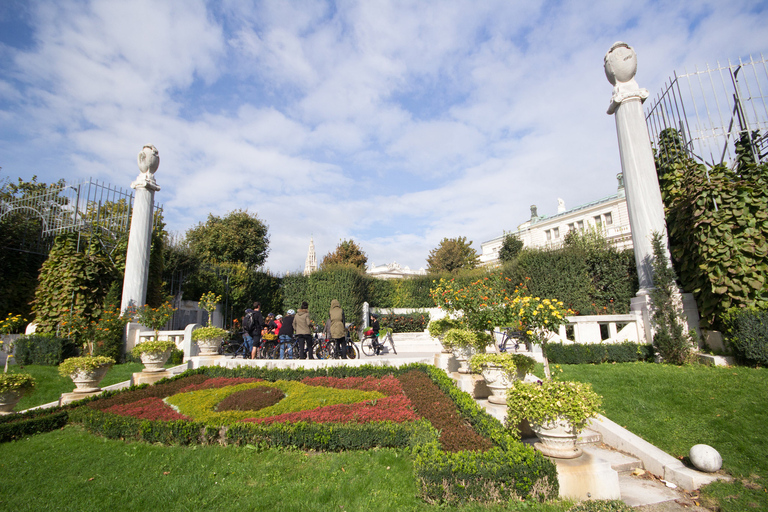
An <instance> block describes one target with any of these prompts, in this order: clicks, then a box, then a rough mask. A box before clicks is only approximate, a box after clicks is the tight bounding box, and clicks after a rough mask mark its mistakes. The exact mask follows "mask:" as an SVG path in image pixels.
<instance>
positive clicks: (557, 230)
mask: <svg viewBox="0 0 768 512" xmlns="http://www.w3.org/2000/svg"><path fill="white" fill-rule="evenodd" d="M552 233H554V235H555V238H560V228H555V229H553V230H552Z"/></svg>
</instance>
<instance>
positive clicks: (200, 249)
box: [187, 210, 269, 267]
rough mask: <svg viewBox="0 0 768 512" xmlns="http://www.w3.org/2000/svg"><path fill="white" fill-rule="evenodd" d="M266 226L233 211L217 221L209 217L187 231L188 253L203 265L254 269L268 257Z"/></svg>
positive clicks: (248, 216) (243, 212) (214, 216)
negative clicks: (204, 221)
mask: <svg viewBox="0 0 768 512" xmlns="http://www.w3.org/2000/svg"><path fill="white" fill-rule="evenodd" d="M267 230H268V228H267V225H266V224H264V222H262V221H261V220H259V219H258V218H257V216H256V214H255V213H254V214H250V213H248V211H247V210H246V211H244V210H235V211H233V212H230V213H229V214H228V215H227V216H226V217H224V218H221V217H218V216H216V215H212V214H209V215H208V221H207V222H206V223H205V224H202V223H201V224H198V225H197V227H194V228H192V229H190V230H189V231H187V242H188V243H189V246H190V249H191V250H192V253H193V254H194V255H195V256H197V257H198V258H200V260H201V261H203V262H206V263H211V264H215V263H245V264H246V265H247V266H248V267H258V266H260V265H262V264H263V263H264V261H265V260H266V259H267V254H268V253H269V235H268V234H267Z"/></svg>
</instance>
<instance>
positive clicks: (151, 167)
mask: <svg viewBox="0 0 768 512" xmlns="http://www.w3.org/2000/svg"><path fill="white" fill-rule="evenodd" d="M138 161H139V171H140V172H139V176H138V177H137V178H136V181H134V182H133V183H131V188H132V189H134V190H136V196H135V198H134V201H133V212H132V213H131V231H130V234H129V236H128V254H127V256H126V260H125V277H124V278H123V298H122V301H121V303H120V310H121V311H125V310H126V309H127V308H129V307H131V306H135V307H141V306H143V305H144V304H145V303H146V301H147V279H148V277H149V251H150V249H151V246H152V223H153V222H152V221H153V209H154V205H155V192H156V191H158V190H160V187H159V186H157V183H156V182H155V171H157V167H158V165H160V157H159V155H158V153H157V149H156V148H155V146H152V145H151V144H147V145H146V146H144V147H143V148H142V150H141V151H140V152H139V157H138Z"/></svg>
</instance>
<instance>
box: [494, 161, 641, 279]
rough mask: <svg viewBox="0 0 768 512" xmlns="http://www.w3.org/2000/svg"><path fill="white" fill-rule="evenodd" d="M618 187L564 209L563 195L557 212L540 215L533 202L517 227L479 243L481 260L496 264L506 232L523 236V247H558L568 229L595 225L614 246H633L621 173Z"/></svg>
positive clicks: (579, 228)
mask: <svg viewBox="0 0 768 512" xmlns="http://www.w3.org/2000/svg"><path fill="white" fill-rule="evenodd" d="M617 180H618V189H617V191H616V194H613V195H611V196H608V197H604V198H602V199H598V200H596V201H592V202H590V203H587V204H583V205H581V206H577V207H575V208H571V209H570V210H567V209H566V208H565V204H564V202H563V200H562V199H558V211H557V214H555V215H552V216H551V217H547V216H546V215H543V216H539V214H538V209H537V207H536V205H533V206H531V218H530V219H529V220H527V221H525V222H523V223H522V224H520V225H519V226H518V227H517V231H512V232H505V233H504V234H503V235H501V236H498V237H496V238H494V239H492V240H488V241H487V242H483V243H482V244H480V247H481V254H480V264H481V265H497V264H498V263H499V250H500V249H501V244H502V243H503V242H504V237H505V236H506V235H508V234H515V235H517V236H518V238H520V240H522V242H523V247H539V248H557V247H561V246H562V245H563V240H564V238H565V235H566V234H567V233H568V232H569V231H584V230H585V229H590V228H595V229H597V230H599V231H601V232H602V233H603V234H604V235H605V237H606V238H607V239H608V241H609V242H610V243H611V244H613V245H614V246H615V247H616V248H617V249H619V250H621V249H631V248H632V230H631V229H630V227H629V214H628V212H627V199H626V197H625V195H624V182H623V180H622V175H621V174H619V175H617Z"/></svg>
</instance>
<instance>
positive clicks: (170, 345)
mask: <svg viewBox="0 0 768 512" xmlns="http://www.w3.org/2000/svg"><path fill="white" fill-rule="evenodd" d="M174 348H176V343H174V342H173V341H171V340H158V339H154V340H149V341H145V342H143V343H139V344H138V345H136V346H135V347H133V348H132V349H131V354H133V356H134V357H141V354H162V353H164V352H166V351H168V350H171V349H174Z"/></svg>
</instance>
